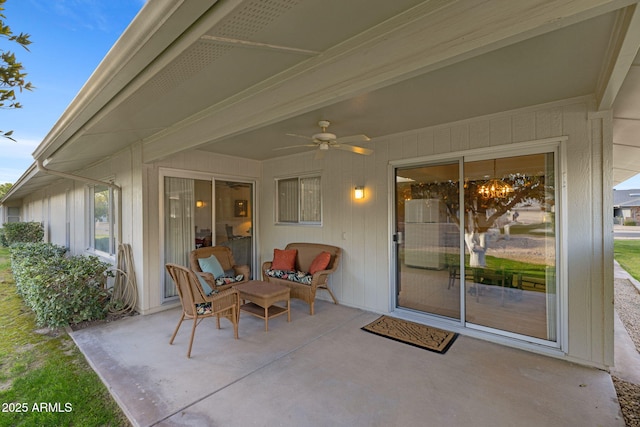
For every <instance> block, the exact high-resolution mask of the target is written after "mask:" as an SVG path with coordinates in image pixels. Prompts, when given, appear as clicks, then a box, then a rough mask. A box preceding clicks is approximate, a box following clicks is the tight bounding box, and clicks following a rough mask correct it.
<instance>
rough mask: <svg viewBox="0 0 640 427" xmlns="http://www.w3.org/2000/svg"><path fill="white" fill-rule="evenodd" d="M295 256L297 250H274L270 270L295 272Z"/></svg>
mask: <svg viewBox="0 0 640 427" xmlns="http://www.w3.org/2000/svg"><path fill="white" fill-rule="evenodd" d="M297 254H298V250H297V249H274V250H273V262H272V263H271V268H272V269H273V270H286V271H292V270H295V268H296V255H297Z"/></svg>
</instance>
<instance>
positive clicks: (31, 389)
mask: <svg viewBox="0 0 640 427" xmlns="http://www.w3.org/2000/svg"><path fill="white" fill-rule="evenodd" d="M37 329H38V327H37V326H36V324H35V320H34V315H33V313H32V312H31V311H30V310H29V308H27V307H26V306H25V305H24V304H23V302H22V299H21V298H20V297H19V296H18V295H17V294H16V290H15V284H14V282H13V278H12V276H11V271H10V262H9V250H8V249H6V248H0V404H1V405H2V408H1V411H0V427H4V426H7V427H8V426H12V427H13V426H126V425H129V422H128V421H127V419H126V417H125V416H124V414H123V413H122V411H121V410H120V408H119V407H118V405H117V404H116V403H115V401H114V400H113V399H112V397H111V395H110V394H109V392H108V390H107V389H106V387H105V386H104V385H103V384H102V382H101V381H100V379H99V378H98V376H97V375H96V373H95V372H94V371H93V370H92V369H91V367H90V366H89V365H88V364H87V361H86V359H85V358H84V356H83V355H82V354H81V353H80V352H79V351H78V349H77V347H76V346H75V344H74V342H73V340H72V339H71V338H70V337H69V336H68V335H67V334H66V333H65V332H64V331H59V333H58V334H57V335H56V334H49V335H43V334H38V333H36V332H34V331H35V330H37Z"/></svg>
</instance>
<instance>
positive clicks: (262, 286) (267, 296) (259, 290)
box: [234, 280, 291, 331]
mask: <svg viewBox="0 0 640 427" xmlns="http://www.w3.org/2000/svg"><path fill="white" fill-rule="evenodd" d="M234 288H235V289H237V290H238V292H240V299H241V300H243V301H245V302H244V303H243V304H242V305H241V306H240V310H241V311H244V312H247V313H249V314H252V315H254V316H256V317H259V318H260V319H264V330H265V331H268V330H269V319H272V318H274V317H276V316H280V315H281V314H284V313H287V322H291V300H290V299H289V288H287V287H286V286H282V285H278V284H276V283H269V282H263V281H260V280H250V281H248V282H246V283H242V284H240V285H236V286H234ZM246 301H249V302H246ZM279 301H286V303H287V307H286V308H285V307H281V306H279V305H274V304H275V303H276V302H279Z"/></svg>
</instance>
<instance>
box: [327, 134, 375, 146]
mask: <svg viewBox="0 0 640 427" xmlns="http://www.w3.org/2000/svg"><path fill="white" fill-rule="evenodd" d="M369 141H371V138H369V137H368V136H367V135H350V136H344V137H341V138H338V139H337V140H336V142H338V143H340V144H351V143H354V142H369Z"/></svg>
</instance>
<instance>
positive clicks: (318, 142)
mask: <svg viewBox="0 0 640 427" xmlns="http://www.w3.org/2000/svg"><path fill="white" fill-rule="evenodd" d="M330 124H331V122H329V121H328V120H320V121H319V122H318V126H320V129H322V132H320V133H316V134H314V135H312V136H306V135H298V134H295V133H288V134H287V136H293V137H296V138H304V139H307V140H310V141H311V143H309V144H301V145H290V146H288V147H281V148H276V150H287V149H290V148H297V147H315V148H317V149H318V151H317V152H316V155H315V158H316V159H321V158H322V157H324V154H325V153H326V152H327V151H328V150H329V149H334V148H335V149H337V150H344V151H350V152H352V153H356V154H364V155H365V156H368V155H369V154H371V153H373V150H370V149H368V148H362V147H357V146H353V145H345V144H351V143H354V142H367V141H370V140H371V138H369V137H368V136H367V135H351V136H345V137H342V138H338V137H337V136H336V135H335V134H333V133H329V132H327V128H328V127H329V125H330Z"/></svg>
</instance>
